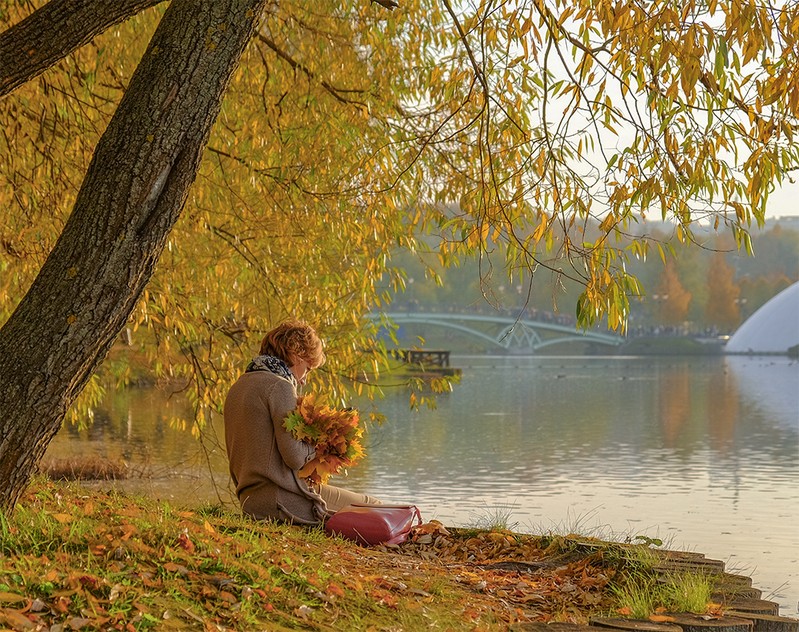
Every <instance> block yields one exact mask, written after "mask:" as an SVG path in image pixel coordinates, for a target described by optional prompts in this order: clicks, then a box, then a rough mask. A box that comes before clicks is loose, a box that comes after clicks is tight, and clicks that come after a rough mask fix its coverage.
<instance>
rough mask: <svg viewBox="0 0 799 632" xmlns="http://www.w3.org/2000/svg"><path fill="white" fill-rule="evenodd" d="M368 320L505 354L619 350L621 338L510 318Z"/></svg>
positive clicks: (393, 315) (410, 315)
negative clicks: (456, 337)
mask: <svg viewBox="0 0 799 632" xmlns="http://www.w3.org/2000/svg"><path fill="white" fill-rule="evenodd" d="M366 318H367V319H369V320H371V321H374V322H383V323H384V324H385V325H386V326H391V324H392V323H393V324H395V325H405V324H411V323H413V324H420V325H430V326H435V327H442V328H445V329H451V330H455V331H458V332H460V333H462V334H464V335H466V336H470V337H472V338H476V339H478V340H481V341H484V342H486V343H488V344H489V346H494V347H499V348H501V349H504V350H506V351H507V350H510V349H522V350H525V351H532V352H536V351H539V350H540V349H544V348H546V347H550V346H553V345H558V344H562V343H566V342H575V341H577V342H592V343H595V344H601V345H609V346H618V345H621V344H623V343H624V342H625V341H626V339H625V338H624V337H622V336H619V335H616V334H612V333H606V332H601V331H596V330H591V331H581V330H579V329H575V327H574V326H570V325H563V324H560V323H556V322H550V321H548V320H533V319H520V318H512V317H510V316H498V315H483V314H458V313H436V312H387V313H384V314H374V313H373V314H368V315H367V316H366Z"/></svg>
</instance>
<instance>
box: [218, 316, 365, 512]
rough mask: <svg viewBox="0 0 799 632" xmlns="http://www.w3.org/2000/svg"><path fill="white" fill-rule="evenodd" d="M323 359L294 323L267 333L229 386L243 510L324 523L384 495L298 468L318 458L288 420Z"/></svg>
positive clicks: (228, 419) (231, 449)
mask: <svg viewBox="0 0 799 632" xmlns="http://www.w3.org/2000/svg"><path fill="white" fill-rule="evenodd" d="M324 361H325V354H324V351H323V350H322V341H321V340H320V339H319V336H317V334H316V332H315V331H314V330H313V328H312V327H311V326H309V325H308V324H306V323H303V322H300V321H289V322H285V323H283V324H281V325H278V326H277V327H275V328H274V329H272V330H271V331H269V332H268V333H267V334H266V336H264V339H263V341H262V343H261V351H260V355H258V357H256V358H255V359H254V360H253V361H252V362H250V364H249V366H248V367H247V370H246V372H245V373H244V374H243V375H242V376H241V377H239V379H238V380H237V381H236V383H235V384H233V386H232V387H231V389H230V391H229V392H228V396H227V398H226V400H225V406H224V418H225V442H226V447H227V454H228V461H229V463H230V476H231V477H232V479H233V484H234V485H235V487H236V495H237V496H238V499H239V503H240V504H241V508H242V510H243V511H244V513H246V514H248V515H250V516H252V517H253V518H256V519H258V520H262V519H264V518H272V519H276V520H280V521H284V522H292V523H297V524H309V525H313V524H319V523H320V522H322V521H324V519H325V518H326V517H328V516H330V515H331V514H332V513H335V512H336V511H338V510H339V509H341V508H342V507H344V506H346V505H348V504H350V503H370V504H379V503H380V501H379V500H377V499H375V498H371V497H370V496H367V495H365V494H359V493H356V492H352V491H349V490H346V489H341V488H339V487H334V486H332V485H324V484H322V485H310V484H309V483H308V482H307V481H306V480H304V479H302V478H300V477H299V476H298V474H297V472H298V471H299V470H300V469H301V468H302V467H303V466H304V465H305V464H306V463H307V462H308V461H310V460H311V459H313V458H314V456H315V450H314V448H313V446H311V445H309V444H307V443H304V442H302V441H298V440H297V439H295V438H294V437H293V436H292V435H291V434H289V432H288V431H287V430H286V429H285V428H284V426H283V420H284V419H285V418H286V415H288V414H289V413H290V412H291V411H293V410H294V409H295V408H296V407H297V392H298V388H300V387H302V386H303V385H304V384H305V380H306V377H307V375H308V372H309V371H310V370H312V369H315V368H317V367H319V366H321V365H322V364H324Z"/></svg>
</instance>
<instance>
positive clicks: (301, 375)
mask: <svg viewBox="0 0 799 632" xmlns="http://www.w3.org/2000/svg"><path fill="white" fill-rule="evenodd" d="M310 370H311V365H310V364H308V361H307V360H303V359H302V358H300V357H299V356H293V357H292V364H291V366H290V367H289V371H291V374H292V375H293V376H294V377H295V378H296V379H297V384H299V385H300V386H305V379H306V378H307V377H308V371H310Z"/></svg>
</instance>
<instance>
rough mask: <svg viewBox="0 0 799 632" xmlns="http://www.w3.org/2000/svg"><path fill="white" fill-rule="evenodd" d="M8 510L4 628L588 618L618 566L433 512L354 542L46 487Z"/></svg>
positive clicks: (472, 623) (0, 586)
mask: <svg viewBox="0 0 799 632" xmlns="http://www.w3.org/2000/svg"><path fill="white" fill-rule="evenodd" d="M17 514H18V515H19V520H18V521H14V522H12V523H10V524H9V528H8V529H7V530H6V533H5V534H4V535H2V537H3V538H4V540H3V541H2V548H1V549H0V628H3V627H5V628H7V629H11V630H35V631H38V630H51V629H61V630H70V629H71V630H80V629H82V630H97V629H102V630H126V631H127V630H140V629H181V628H182V629H186V628H196V627H197V625H198V624H199V623H201V624H202V629H205V630H246V629H252V627H253V626H255V627H256V628H257V627H259V626H260V627H263V624H264V622H266V621H272V622H279V624H280V625H285V626H288V627H304V628H311V629H342V628H340V627H337V625H339V624H337V623H336V622H341V621H346V620H348V617H349V616H350V614H351V612H352V611H353V610H357V611H358V615H357V616H358V618H359V619H363V620H366V621H371V620H372V619H373V620H374V626H373V627H374V628H375V629H383V628H385V626H386V625H389V624H390V622H391V621H392V620H393V619H394V618H395V617H397V616H399V613H402V618H403V619H410V620H419V621H425V620H427V619H428V618H429V617H431V616H444V615H446V616H448V617H454V620H455V621H457V622H459V625H456V627H455V628H453V627H452V626H453V625H454V624H453V623H452V622H451V621H448V622H447V625H448V627H449V628H450V629H480V630H491V629H503V626H506V625H508V624H511V623H515V622H524V621H551V620H567V621H575V622H584V621H586V620H587V617H588V616H589V615H591V614H592V613H594V612H597V611H599V610H600V609H602V608H604V609H605V611H607V608H608V607H609V597H608V593H609V591H608V590H607V588H608V585H609V583H610V581H611V580H612V577H613V573H614V571H613V570H612V569H608V568H606V567H605V566H603V564H602V560H601V556H599V555H597V554H593V553H590V549H589V552H588V553H576V552H572V553H569V554H564V553H562V552H553V551H550V550H548V549H545V548H542V545H541V540H540V538H537V537H535V536H527V535H520V534H514V533H511V532H506V531H476V530H474V531H469V530H461V529H450V528H447V527H445V526H444V525H443V524H441V523H438V522H435V521H433V522H430V523H426V524H423V525H420V526H418V527H416V528H415V529H414V531H413V532H412V537H411V538H410V540H409V541H408V542H406V543H404V544H402V545H400V546H381V547H372V548H363V547H359V546H357V545H354V544H351V543H348V542H345V541H343V540H339V539H337V538H327V537H326V536H324V535H323V534H322V533H321V531H319V530H312V531H310V532H309V531H308V530H306V529H303V528H300V527H288V526H285V525H273V524H258V523H253V522H248V521H246V520H245V519H242V518H241V517H239V516H235V515H233V514H227V513H225V512H218V513H217V514H215V515H214V514H206V515H203V514H201V513H197V512H193V511H174V510H172V511H167V510H165V509H163V507H161V506H156V507H155V508H147V507H141V506H137V505H136V504H135V503H134V502H132V501H130V500H127V499H121V500H120V499H119V498H116V497H106V496H104V495H103V494H99V493H98V494H94V493H92V494H91V495H86V494H84V495H79V496H77V497H74V498H68V499H67V498H60V497H59V496H58V494H55V495H51V496H48V495H47V494H45V495H44V496H43V497H42V498H41V499H37V498H33V499H32V500H29V504H28V506H27V507H26V508H25V509H20V510H18V512H17ZM64 516H68V517H69V519H68V520H67V519H65V518H64ZM28 529H31V530H35V529H39V530H41V529H49V530H50V534H49V536H48V537H49V538H50V541H49V542H38V541H35V536H33V535H32V536H31V538H27V537H21V535H20V534H22V533H23V532H24V531H26V530H28ZM29 540H30V541H32V542H34V544H31V548H28V549H26V548H25V543H27V542H28V541H29ZM41 549H46V550H41ZM392 613H395V614H392ZM370 617H371V619H370ZM461 624H462V626H463V627H460V625H461ZM53 626H56V627H53ZM58 626H61V627H60V628H59V627H58ZM345 627H346V626H345ZM357 629H361V628H357ZM363 629H366V628H363ZM396 629H412V628H410V627H406V628H402V627H400V628H396Z"/></svg>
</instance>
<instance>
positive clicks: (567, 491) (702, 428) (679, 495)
mask: <svg viewBox="0 0 799 632" xmlns="http://www.w3.org/2000/svg"><path fill="white" fill-rule="evenodd" d="M454 361H455V363H456V364H457V365H458V366H461V367H462V368H463V369H464V377H463V383H462V384H461V386H459V387H457V389H456V390H455V392H454V393H451V394H447V395H445V396H442V397H441V398H440V400H439V402H438V408H437V409H436V410H432V411H430V410H421V411H416V412H412V411H410V410H408V405H407V396H406V395H405V394H402V393H390V394H388V396H387V397H386V399H385V400H383V401H382V402H380V404H379V405H380V408H381V410H382V411H383V412H385V413H386V414H387V416H388V419H389V421H388V423H386V424H385V425H383V426H381V427H377V428H373V429H372V430H371V431H370V433H369V435H368V437H367V441H366V447H367V452H368V455H369V456H368V458H367V459H366V460H365V461H364V462H362V463H361V464H359V465H358V467H356V468H354V469H353V470H352V471H351V472H350V473H349V475H348V477H347V480H346V481H345V484H346V485H348V486H350V487H353V488H357V489H362V490H364V491H368V492H370V493H373V494H375V495H376V496H378V497H382V498H383V499H384V500H386V501H397V502H399V501H413V502H415V503H417V504H418V505H419V507H420V508H421V510H422V513H423V515H424V516H425V518H427V519H431V518H437V519H439V520H442V521H443V522H445V523H447V524H458V525H462V524H470V523H471V524H473V523H475V522H477V521H479V519H480V518H486V517H487V516H490V515H491V514H492V513H495V514H496V513H500V514H501V513H505V514H507V513H509V514H510V521H511V523H516V526H517V528H519V529H522V530H531V531H541V530H549V529H558V530H560V529H571V528H574V529H577V530H581V531H583V532H586V531H588V530H589V529H596V530H599V531H600V532H601V531H605V532H610V533H613V534H628V535H636V534H639V533H644V534H646V535H649V536H651V537H656V536H657V537H663V538H666V539H667V540H668V541H669V542H671V544H672V545H674V546H676V547H680V548H691V549H696V550H700V551H702V552H704V553H706V554H707V555H709V556H714V557H718V558H720V559H724V560H725V561H727V564H728V567H737V568H738V569H740V570H742V571H745V572H749V573H750V574H752V575H753V576H754V578H755V581H756V583H757V585H758V587H760V588H762V589H764V590H765V591H766V592H768V591H772V590H773V591H775V593H776V594H775V595H774V598H775V599H776V600H777V601H779V602H780V605H781V608H782V612H783V614H792V613H796V612H797V610H798V609H799V606H798V605H797V602H798V601H799V576H797V568H799V564H798V562H799V532H798V531H797V529H798V528H797V526H796V525H797V524H799V510H798V509H797V507H799V458H798V457H799V389H797V385H799V365H798V364H796V363H792V362H790V361H789V360H788V359H786V358H765V359H763V358H760V359H758V358H748V357H708V358H686V359H680V358H668V359H656V358H584V357H580V358H512V359H502V358H460V359H454ZM353 403H354V404H355V405H358V406H359V407H360V408H362V409H365V408H368V406H369V404H368V403H367V402H358V401H356V402H353ZM181 406H185V403H181V401H180V400H177V399H173V400H169V401H166V402H164V401H163V397H159V396H158V394H157V393H138V392H135V391H128V392H126V393H121V394H117V395H116V396H114V397H112V398H110V401H109V405H108V406H107V411H106V412H105V413H104V414H103V415H101V416H100V419H99V422H98V423H97V424H96V425H95V428H93V429H92V430H88V431H83V432H78V433H76V432H75V431H74V430H70V429H65V430H64V432H62V433H61V434H60V435H59V436H58V437H57V439H56V441H55V442H54V443H53V445H52V447H51V452H53V453H58V455H59V456H63V455H64V454H65V453H67V454H69V453H70V451H71V453H85V452H87V451H90V452H94V453H98V454H105V455H108V456H112V455H120V456H124V457H125V458H128V459H130V461H131V464H132V467H140V468H143V469H147V470H148V471H149V473H152V474H154V475H155V476H154V477H152V478H147V479H138V481H135V482H137V483H138V484H139V486H140V488H141V487H143V488H144V490H145V491H149V492H150V493H154V494H156V495H159V496H162V497H166V498H172V499H174V500H176V501H187V500H188V499H206V498H210V499H215V498H217V497H219V489H214V487H213V485H212V484H211V479H209V477H208V470H207V467H206V466H205V463H206V459H209V460H210V463H211V467H212V471H213V473H214V476H213V479H212V480H213V481H215V482H216V483H217V485H218V486H219V487H221V488H222V492H223V495H224V492H226V491H227V490H226V489H225V488H226V486H227V470H226V462H225V459H224V451H223V449H222V447H221V445H220V444H219V443H218V441H217V439H216V437H219V436H221V435H222V432H221V430H222V429H221V425H220V422H219V420H217V421H216V423H215V424H211V425H210V426H209V428H208V432H207V435H206V443H205V445H206V446H207V448H208V450H206V451H204V450H200V449H198V447H197V443H196V442H195V441H194V440H192V439H191V438H190V436H189V434H188V433H186V432H179V431H177V430H175V429H174V428H173V424H172V423H171V422H170V419H172V418H173V417H177V416H180V414H181V412H183V411H181ZM176 473H179V474H180V475H181V476H182V478H181V479H176V477H175V474H176ZM786 582H787V584H786Z"/></svg>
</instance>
